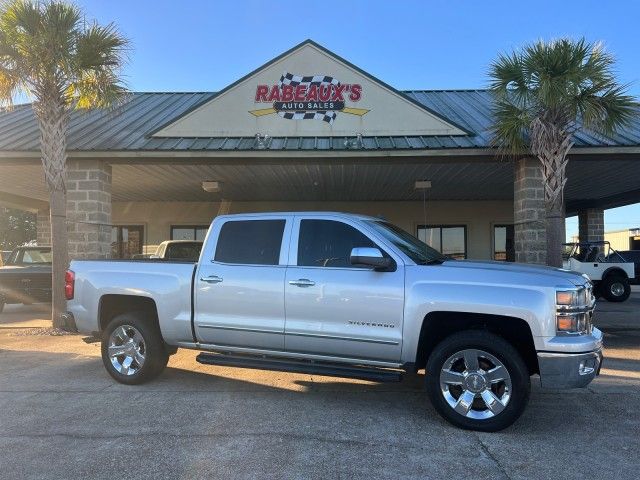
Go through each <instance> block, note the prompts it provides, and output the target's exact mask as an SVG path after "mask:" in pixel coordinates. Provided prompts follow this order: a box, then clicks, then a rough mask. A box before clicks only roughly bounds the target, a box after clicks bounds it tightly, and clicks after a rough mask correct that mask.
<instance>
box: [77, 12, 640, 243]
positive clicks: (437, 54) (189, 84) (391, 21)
mask: <svg viewBox="0 0 640 480" xmlns="http://www.w3.org/2000/svg"><path fill="white" fill-rule="evenodd" d="M77 3H78V4H79V5H80V6H81V7H82V8H83V9H84V10H85V12H86V15H87V19H96V20H98V21H99V22H100V23H108V22H115V23H116V24H117V25H118V28H119V29H120V31H121V32H122V33H123V34H125V35H126V36H127V37H128V38H129V39H130V40H131V44H132V49H131V51H130V54H129V57H130V58H129V63H128V65H127V67H126V70H125V72H124V73H125V78H126V81H127V84H128V87H129V88H130V89H131V90H135V91H216V90H220V89H222V88H224V87H225V86H227V85H228V84H230V83H232V82H234V81H236V80H237V79H238V78H240V77H242V76H244V75H245V74H247V73H249V72H250V71H252V70H254V69H255V68H257V67H259V66H260V65H262V64H263V63H265V62H267V61H269V60H271V59H272V58H273V57H275V56H277V55H279V54H280V53H282V52H284V51H286V50H288V49H290V48H291V47H292V46H294V45H296V44H297V43H300V42H301V41H303V40H305V39H307V38H310V39H312V40H315V41H316V42H318V43H320V44H321V45H323V46H325V47H326V48H328V49H329V50H331V51H333V52H335V53H336V54H338V55H340V56H341V57H343V58H346V59H347V60H349V61H350V62H351V63H354V64H355V65H357V66H359V67H360V68H362V69H364V70H365V71H367V72H369V73H370V74H372V75H374V76H376V77H378V78H380V79H381V80H383V81H384V82H386V83H388V84H390V85H393V86H394V87H396V88H397V89H399V90H410V89H456V88H483V87H485V86H486V84H487V75H486V73H487V69H488V66H489V65H490V63H491V61H492V60H493V59H495V57H496V55H497V54H498V53H500V52H509V51H511V50H513V49H516V48H518V47H520V46H522V45H523V44H526V43H528V42H531V41H535V40H538V39H545V40H549V39H553V38H558V37H564V36H569V37H572V38H578V37H581V36H584V37H586V38H587V40H589V41H594V42H595V41H601V42H603V44H604V46H605V48H606V49H607V50H608V51H610V52H611V53H613V54H614V55H615V56H616V58H617V63H616V71H617V74H618V79H619V81H620V82H621V83H624V84H629V92H630V93H632V94H633V95H635V96H638V97H640V40H639V38H640V37H639V36H638V29H639V23H638V19H640V1H638V0H627V1H623V0H620V1H611V2H607V1H603V0H598V1H593V0H579V1H578V0H562V1H558V0H555V1H549V0H538V1H536V2H515V1H513V0H511V1H502V0H501V1H497V0H490V1H475V0H474V1H471V0H468V1H463V0H457V1H456V0H449V1H430V0H423V1H400V0H397V1H375V0H372V1H364V0H349V1H326V0H325V1H312V2H293V1H275V2H274V1H271V2H267V1H257V0H252V1H242V0H236V1H218V0H211V1H203V0H199V1H196V0H181V1H176V0H171V1H168V0H135V1H132V0H85V1H78V2H77ZM631 227H640V204H636V205H632V206H627V207H622V208H617V209H611V210H608V211H606V212H605V228H606V229H607V230H620V229H624V228H631ZM574 234H577V219H576V218H571V219H568V221H567V236H568V237H570V236H571V235H574Z"/></svg>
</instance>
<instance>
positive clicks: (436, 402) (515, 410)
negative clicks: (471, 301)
mask: <svg viewBox="0 0 640 480" xmlns="http://www.w3.org/2000/svg"><path fill="white" fill-rule="evenodd" d="M467 349H477V350H481V351H484V352H487V353H489V354H491V355H493V356H494V357H495V358H496V359H498V360H499V361H500V362H502V364H503V366H504V367H505V368H506V370H507V372H508V373H509V376H510V379H511V392H510V393H511V395H510V398H509V400H508V403H506V406H505V407H504V409H503V410H502V411H501V412H500V413H497V414H495V415H494V416H493V417H491V418H486V419H481V420H480V419H475V418H468V417H467V416H464V415H462V414H461V413H458V412H457V411H455V410H454V409H453V408H452V407H451V406H450V405H449V403H448V402H447V400H446V399H445V395H444V393H443V391H442V390H441V387H440V372H441V370H442V368H443V367H444V364H445V362H446V361H447V360H448V359H449V358H450V357H452V356H454V355H455V354H457V353H459V352H461V351H463V350H467ZM426 384H427V394H428V395H429V398H430V399H431V402H432V404H433V406H434V407H435V409H436V410H437V411H438V413H439V414H440V415H442V417H444V418H445V420H447V421H448V422H450V423H452V424H453V425H455V426H457V427H460V428H464V429H467V430H477V431H481V432H497V431H499V430H502V429H504V428H507V427H508V426H510V425H511V424H513V423H514V422H515V421H516V420H517V419H518V418H519V417H520V415H521V414H522V412H523V411H524V408H525V406H526V405H527V402H528V401H529V394H530V392H531V382H530V376H529V371H528V369H527V366H526V365H525V363H524V361H523V360H522V357H521V356H520V354H519V353H518V352H517V350H516V349H515V348H514V347H513V346H512V345H511V344H510V343H509V342H507V341H506V340H505V339H503V338H502V337H499V336H498V335H494V334H492V333H489V332H487V331H484V330H468V331H465V332H460V333H456V334H454V335H451V336H450V337H447V338H446V339H444V340H443V341H442V342H440V343H439V344H438V345H437V346H436V347H435V349H434V350H433V352H432V353H431V355H430V356H429V360H428V362H427V367H426ZM473 405H475V399H474V404H473ZM472 409H473V407H472Z"/></svg>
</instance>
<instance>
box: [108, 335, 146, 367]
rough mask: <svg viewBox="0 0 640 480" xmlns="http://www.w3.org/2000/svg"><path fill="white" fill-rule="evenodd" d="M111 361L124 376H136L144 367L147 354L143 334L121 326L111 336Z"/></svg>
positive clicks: (109, 349)
mask: <svg viewBox="0 0 640 480" xmlns="http://www.w3.org/2000/svg"><path fill="white" fill-rule="evenodd" d="M108 351H109V359H110V360H111V365H113V368H115V370H116V371H117V372H118V373H120V374H122V375H134V374H136V373H137V372H138V371H139V370H140V369H141V368H142V366H143V365H144V360H145V355H146V352H147V348H146V345H145V343H144V338H143V337H142V334H141V333H140V332H139V331H138V330H137V329H136V328H135V327H132V326H131V325H121V326H119V327H118V328H116V329H115V330H114V331H113V332H112V333H111V335H110V336H109V348H108Z"/></svg>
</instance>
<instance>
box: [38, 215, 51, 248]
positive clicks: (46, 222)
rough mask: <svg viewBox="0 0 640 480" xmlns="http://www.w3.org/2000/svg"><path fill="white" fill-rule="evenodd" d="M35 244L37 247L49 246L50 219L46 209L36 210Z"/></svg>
mask: <svg viewBox="0 0 640 480" xmlns="http://www.w3.org/2000/svg"><path fill="white" fill-rule="evenodd" d="M36 242H38V245H51V218H50V217H49V209H48V208H42V209H40V210H38V213H37V215H36Z"/></svg>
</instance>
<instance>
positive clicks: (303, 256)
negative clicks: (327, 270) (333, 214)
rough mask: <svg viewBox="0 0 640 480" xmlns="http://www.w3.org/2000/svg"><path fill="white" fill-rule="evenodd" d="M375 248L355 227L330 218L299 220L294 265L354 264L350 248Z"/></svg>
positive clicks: (326, 265) (332, 265) (333, 265)
mask: <svg viewBox="0 0 640 480" xmlns="http://www.w3.org/2000/svg"><path fill="white" fill-rule="evenodd" d="M355 247H377V246H376V245H375V244H374V243H373V242H372V241H371V240H369V238H367V237H366V236H365V235H363V234H362V233H360V232H359V231H358V230H356V229H355V228H353V227H351V226H350V225H347V224H345V223H342V222H335V221H332V220H302V221H301V222H300V237H299V239H298V265H299V266H305V267H354V265H351V262H350V261H349V259H350V257H351V249H352V248H355Z"/></svg>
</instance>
